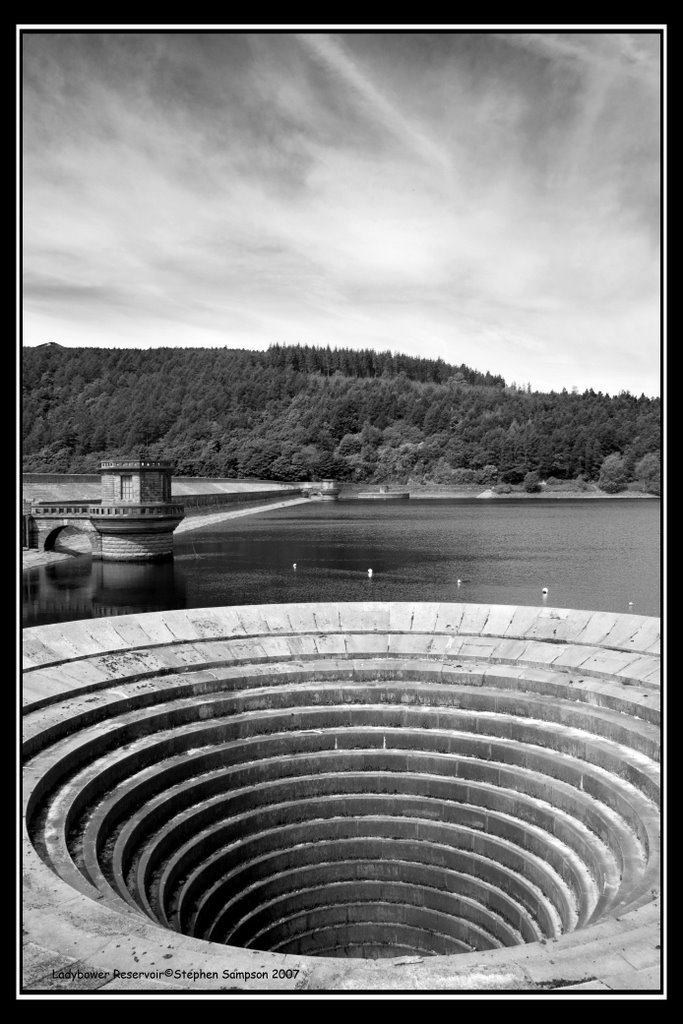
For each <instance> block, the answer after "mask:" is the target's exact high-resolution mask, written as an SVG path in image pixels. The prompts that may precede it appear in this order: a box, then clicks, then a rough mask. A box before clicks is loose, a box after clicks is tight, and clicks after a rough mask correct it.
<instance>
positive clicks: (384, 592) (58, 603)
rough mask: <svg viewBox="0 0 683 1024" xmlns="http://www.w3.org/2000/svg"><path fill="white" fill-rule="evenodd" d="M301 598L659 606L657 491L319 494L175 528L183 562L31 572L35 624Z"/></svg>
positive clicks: (85, 560)
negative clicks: (393, 498) (328, 498)
mask: <svg viewBox="0 0 683 1024" xmlns="http://www.w3.org/2000/svg"><path fill="white" fill-rule="evenodd" d="M294 563H296V569H294V568H293V564H294ZM368 569H372V570H373V572H372V577H369V576H368V572H367V570H368ZM458 580H460V581H461V582H460V584H458ZM544 588H547V590H548V594H547V596H544V595H543V593H542V591H543V589H544ZM299 601H475V602H483V603H495V604H525V605H542V604H544V603H546V604H548V605H549V606H553V607H559V608H589V609H596V610H603V611H615V612H634V613H636V614H640V615H659V614H660V502H659V501H656V500H643V499H629V498H616V499H594V500H591V499H562V500H555V499H543V498H539V499H534V500H528V499H518V500H515V499H505V500H500V501H498V500H490V501H485V500H477V499H453V500H443V499H439V500H414V499H411V500H410V501H409V502H398V503H396V504H394V503H392V502H376V501H341V502H334V503H332V502H330V503H321V502H311V503H310V504H306V505H296V506H293V507H291V508H284V509H279V510H275V511H272V512H265V513H261V514H258V515H255V516H246V517H244V518H239V519H232V520H227V521H226V522H224V523H220V524H218V525H213V526H205V527H202V528H200V529H198V530H193V531H188V532H187V533H181V534H178V535H177V536H176V538H175V558H174V560H173V562H172V563H165V564H160V565H154V564H148V565H134V564H130V563H115V562H112V563H109V562H97V561H93V560H92V559H91V558H90V557H89V556H88V555H80V556H76V557H74V558H71V559H68V560H64V561H60V562H54V563H52V564H51V565H47V566H41V567H39V568H35V569H32V570H30V571H29V572H26V573H24V574H23V624H24V625H25V626H35V625H41V624H44V623H48V622H60V621H66V620H69V619H82V618H89V617H92V616H101V615H124V614H127V613H129V612H145V611H160V610H164V609H168V608H184V607H188V608H189V607H195V608H198V607H206V606H210V605H233V604H270V603H284V602H299ZM629 602H632V603H631V604H629Z"/></svg>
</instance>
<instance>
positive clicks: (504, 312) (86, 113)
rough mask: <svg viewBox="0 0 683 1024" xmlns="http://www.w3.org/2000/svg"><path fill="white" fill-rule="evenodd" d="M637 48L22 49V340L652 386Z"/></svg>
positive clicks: (240, 43)
mask: <svg viewBox="0 0 683 1024" xmlns="http://www.w3.org/2000/svg"><path fill="white" fill-rule="evenodd" d="M657 67H658V57H657V38H656V37H653V36H652V35H637V36H635V35H634V36H631V35H626V34H606V35H604V36H600V37H597V38H595V39H594V38H593V37H589V38H587V37H584V36H581V35H578V34H573V33H565V34H561V35H558V34H556V33H552V34H548V35H546V34H543V35H538V34H526V35H525V36H523V37H521V36H518V35H514V36H513V35H512V34H508V35H506V34H503V37H502V38H497V37H494V36H487V35H471V34H467V33H436V34H434V35H432V36H429V35H427V36H424V35H420V36H411V34H410V33H399V34H395V35H394V34H382V33H367V34H362V35H345V34H340V35H336V36H328V35H321V34H317V33H316V34H311V35H306V34H304V35H301V34H294V33H281V34H275V35H267V34H263V35H260V34H256V35H252V34H239V33H232V34H231V33H224V34H218V33H216V34H214V33H208V34H192V35H191V34H187V35H185V34H183V33H181V34H176V35H166V34H163V33H160V34H157V35H155V34H152V35H143V36H138V35H127V34H125V33H104V34H103V35H101V36H91V35H85V36H78V35H70V34H68V33H54V34H44V35H31V36H29V37H26V38H25V60H24V71H25V86H24V108H25V125H24V139H25V153H24V169H25V182H24V225H25V237H24V244H25V271H26V284H25V333H26V340H27V342H28V343H29V344H35V343H40V342H42V341H46V340H51V341H59V342H61V343H62V344H117V345H127V344H135V345H155V344H167V345H169V344H183V345H192V344H203V345H206V344H227V345H238V346H242V347H255V348H263V347H265V346H267V345H268V344H269V343H273V342H288V341H289V342H308V343H313V344H338V345H351V346H356V347H360V346H367V345H372V346H379V347H382V348H387V347H388V348H393V349H398V350H402V351H407V352H413V353H419V354H428V355H434V356H441V357H443V358H445V359H449V360H452V361H456V362H461V361H462V362H467V363H470V364H471V365H475V366H478V367H480V368H482V369H491V370H492V371H495V372H499V373H502V374H503V375H505V376H507V377H509V378H514V379H525V380H530V381H531V382H532V384H533V385H534V386H537V387H555V388H562V387H563V386H567V387H569V386H572V385H577V386H579V387H584V386H585V387H591V386H593V387H596V388H600V389H601V390H611V389H617V390H619V389H621V388H625V387H627V388H630V389H632V390H641V389H643V388H644V389H645V390H648V391H656V390H657V386H658V365H657V362H658V349H659V335H658V309H659V292H658V286H659V281H658V272H659V268H658V237H657V234H658V226H659V207H658V202H659V199H658V180H659V177H658V171H659V167H658V143H659V136H658V123H657V121H658V112H659V111H658V98H657V89H656V87H655V86H654V85H653V82H654V79H655V77H656V72H657Z"/></svg>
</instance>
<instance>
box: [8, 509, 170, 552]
mask: <svg viewBox="0 0 683 1024" xmlns="http://www.w3.org/2000/svg"><path fill="white" fill-rule="evenodd" d="M27 518H28V527H27V533H28V546H29V547H31V548H37V549H38V550H39V551H52V550H54V546H55V542H56V540H57V538H58V536H59V534H60V533H61V532H62V530H64V529H65V528H66V527H74V528H76V529H77V530H79V531H81V532H82V533H84V534H86V535H87V536H88V538H89V540H90V544H91V547H92V553H93V557H94V558H102V559H123V560H132V561H138V560H140V561H150V560H152V559H155V558H166V557H169V556H170V555H172V553H173V531H174V530H175V528H176V526H177V525H178V524H179V523H180V522H181V520H182V519H183V506H182V505H179V504H177V503H175V502H168V503H166V504H161V503H150V504H126V505H123V504H112V505H108V504H100V503H94V504H93V503H87V502H69V503H63V502H62V503H48V502H45V503H43V502H41V503H37V504H34V505H32V506H31V511H30V513H29V515H28V517H27Z"/></svg>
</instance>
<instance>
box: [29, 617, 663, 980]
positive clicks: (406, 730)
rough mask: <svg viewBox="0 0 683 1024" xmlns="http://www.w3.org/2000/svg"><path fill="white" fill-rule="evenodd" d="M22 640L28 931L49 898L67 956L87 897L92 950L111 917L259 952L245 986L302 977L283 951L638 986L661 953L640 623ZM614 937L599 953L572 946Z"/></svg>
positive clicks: (312, 623)
mask: <svg viewBox="0 0 683 1024" xmlns="http://www.w3.org/2000/svg"><path fill="white" fill-rule="evenodd" d="M24 654H25V659H26V667H25V674H24V754H25V759H26V761H25V769H24V800H25V814H26V836H27V838H26V843H27V846H26V853H25V866H26V872H27V874H26V899H27V904H28V914H27V920H28V921H29V929H28V931H29V943H30V945H31V949H34V947H35V950H40V949H41V948H43V944H42V942H41V928H42V929H43V931H44V929H45V920H46V915H47V918H48V919H49V921H50V928H52V929H53V932H54V935H55V936H59V935H60V934H62V933H63V938H62V939H59V940H57V939H53V942H52V945H51V947H50V948H51V950H52V951H54V950H55V949H56V948H57V947H59V949H60V955H62V956H65V957H67V958H72V957H73V955H74V953H79V954H80V949H79V944H80V942H81V941H82V940H83V935H82V934H81V932H80V931H79V929H78V928H77V927H76V928H75V926H74V924H73V911H74V910H75V909H76V908H79V913H81V911H82V912H83V913H84V915H85V918H86V919H87V922H88V923H87V929H86V932H87V936H88V938H87V942H86V945H87V947H88V952H87V957H88V958H89V959H92V960H93V962H95V961H96V962H101V961H102V960H103V959H105V960H106V956H105V955H104V952H103V948H100V949H99V951H98V948H97V947H98V943H97V942H94V943H93V941H92V938H93V934H94V935H95V936H97V935H98V934H99V932H98V928H99V929H101V934H102V937H103V938H104V936H105V935H107V934H109V933H110V929H111V921H118V925H117V927H118V928H119V929H120V930H121V931H122V932H123V933H124V934H126V933H129V934H131V935H138V936H140V935H144V937H145V938H144V942H145V946H146V948H147V949H148V950H149V951H150V952H149V956H152V959H154V957H155V956H156V957H159V958H160V959H159V963H160V964H161V958H163V957H164V956H165V954H163V953H162V952H161V950H162V949H163V948H164V947H165V946H168V945H169V942H171V940H172V942H171V945H172V948H173V949H174V953H173V954H172V956H174V957H175V956H177V955H178V953H177V950H178V949H182V951H183V955H184V956H185V957H188V956H189V957H190V958H193V957H200V956H201V955H204V956H205V957H206V956H208V957H209V960H213V959H216V960H217V961H220V962H221V963H222V964H234V963H243V962H245V958H246V962H250V963H252V962H253V961H254V958H256V959H257V960H258V963H260V964H262V965H263V964H266V965H270V967H267V968H266V970H270V974H269V977H268V984H265V983H261V982H259V984H256V983H255V984H256V987H259V988H268V987H272V988H278V985H276V984H274V982H275V980H280V981H281V985H280V986H279V987H280V988H287V987H293V984H288V982H289V980H290V979H287V978H286V977H285V978H284V980H283V979H282V978H279V979H276V978H275V977H274V975H273V971H274V970H275V967H274V966H273V965H275V964H285V965H292V964H296V965H298V966H296V967H291V970H296V971H297V972H298V975H297V976H296V977H297V978H298V979H299V981H298V984H299V985H300V986H304V987H312V988H324V987H325V983H326V981H327V982H329V980H330V978H331V977H332V976H334V978H337V979H338V978H339V976H340V971H341V976H343V977H347V976H348V977H349V978H352V979H354V982H353V983H354V984H355V979H360V981H359V984H360V987H362V985H363V983H364V984H366V985H367V987H368V988H371V989H373V988H392V987H396V985H395V984H393V983H392V980H391V977H390V976H387V975H386V970H380V969H379V968H380V965H382V964H386V965H387V969H388V967H389V965H392V964H395V963H397V961H401V958H403V959H405V958H408V960H411V961H421V964H419V965H418V964H416V965H415V966H414V967H411V975H412V974H414V975H415V977H416V978H417V979H418V983H421V982H423V983H424V987H425V988H427V989H429V988H431V987H434V986H435V985H436V982H435V980H434V979H436V978H437V977H440V976H441V972H442V971H443V970H444V969H445V966H444V965H447V967H448V971H449V977H450V978H451V983H452V984H454V985H455V987H456V988H462V987H466V985H467V979H469V980H470V982H471V983H472V984H474V981H473V980H472V979H474V978H475V977H476V978H479V981H478V982H477V983H476V985H475V987H484V988H496V987H503V988H505V985H504V984H503V985H502V984H501V982H500V980H498V981H497V980H495V979H500V978H501V977H503V975H504V976H505V977H506V978H508V981H507V982H506V985H507V987H508V988H510V989H514V988H519V987H521V988H534V987H538V986H541V987H553V988H557V987H560V988H562V987H569V986H572V985H574V984H578V985H586V984H590V983H592V982H596V983H597V982H599V983H600V984H601V985H605V987H610V986H609V983H608V982H607V983H606V982H605V981H604V980H603V979H604V978H607V979H609V978H611V977H614V978H617V977H619V976H620V974H622V973H625V974H628V971H629V968H631V973H632V974H633V973H637V972H638V970H640V969H642V970H643V971H645V972H648V971H650V974H647V975H643V977H645V976H647V985H646V987H647V986H649V987H656V986H655V985H654V984H653V982H654V978H653V975H652V973H651V972H652V967H653V966H654V964H655V962H656V961H657V959H658V956H657V955H655V956H654V958H653V957H652V954H651V953H648V956H649V959H648V958H646V961H647V962H643V959H642V954H641V953H639V954H638V955H639V956H640V960H637V963H636V959H637V958H635V955H634V956H632V959H631V960H629V959H628V949H629V948H630V945H629V944H630V942H631V940H632V939H633V937H634V936H636V937H637V941H638V943H639V944H640V945H639V947H638V948H639V949H640V946H641V945H642V944H643V942H645V944H646V946H647V949H648V951H649V950H650V947H652V950H654V947H655V946H657V945H658V943H657V942H656V941H653V936H654V937H655V939H656V928H657V896H658V885H659V874H660V867H659V810H658V799H659V685H660V682H659V623H658V620H654V619H649V618H645V617H642V616H630V615H629V616H623V615H622V616H620V615H612V614H608V613H598V612H593V613H591V612H583V611H570V610H565V609H548V608H542V609H539V608H526V607H524V608H515V607H507V606H483V605H464V604H460V605H436V604H435V605H425V604H361V605H357V604H338V605H281V606H279V605H264V606H259V607H244V608H242V607H240V608H215V609H214V608H209V609H192V610H188V611H177V612H163V613H154V614H149V615H131V616H121V617H118V618H110V619H101V620H97V619H94V620H86V621H82V622H72V623H65V624H60V625H55V626H47V627H37V628H34V629H29V630H26V631H25V638H24ZM69 894H70V895H69ZM81 901H85V902H81ZM66 906H69V911H70V914H71V916H70V917H69V918H68V921H69V924H68V927H67V926H66V924H65V918H64V908H65V907H66ZM77 916H78V915H77ZM31 921H33V922H34V925H33V927H32V926H31V924H30V922H31ZM98 922H99V924H98ZM624 923H626V925H627V926H626V927H624ZM83 927H85V925H83ZM74 928H75V931H74ZM605 928H607V929H608V931H607V934H608V935H609V936H611V939H610V941H609V942H608V941H607V940H606V939H604V938H603V939H602V940H597V941H598V944H599V945H600V944H601V948H603V949H604V950H605V951H607V950H609V956H608V957H607V959H606V960H605V965H606V966H605V967H604V969H603V968H601V967H600V966H599V965H600V963H601V962H602V961H601V958H600V956H597V958H596V955H595V950H593V949H592V950H591V951H590V952H591V956H592V957H593V959H592V960H591V961H589V960H585V961H582V960H581V959H580V958H579V959H577V953H576V950H577V948H579V949H581V948H582V947H583V945H584V944H585V942H588V940H589V938H590V936H591V935H592V934H593V935H596V936H597V935H604V930H605ZM622 934H623V935H624V936H626V938H625V940H624V944H622V945H619V943H617V947H616V949H617V952H616V953H615V944H614V940H615V937H617V936H620V935H622ZM79 935H80V936H81V938H80V939H79V938H78V936H79ZM629 935H631V938H628V936H629ZM573 936H577V937H582V938H583V937H586V938H585V941H584V943H582V942H579V944H578V947H577V945H576V944H575V943H574V941H573ZM644 936H647V938H644ZM620 941H621V940H620ZM74 943H75V945H74ZM99 945H100V946H102V943H100V944H99ZM105 945H106V943H105ZM169 948H171V946H169ZM550 949H553V950H554V959H553V962H552V966H553V968H556V973H555V976H554V977H552V978H550V979H549V978H548V977H547V972H548V970H549V968H550V964H549V963H548V962H547V961H548V950H550ZM563 950H566V951H567V952H566V954H565V953H563ZM202 951H203V954H202ZM522 951H523V952H522ZM109 953H110V955H111V949H110V950H109ZM33 955H34V956H35V958H36V962H37V964H38V965H40V963H41V962H43V961H41V957H40V955H39V953H34V954H33ZM615 956H616V957H619V958H620V959H617V960H615ZM558 958H559V959H558ZM608 961H609V962H608ZM632 961H634V962H632ZM650 961H652V962H650ZM150 962H151V961H150ZM581 964H584V966H583V967H582V966H581ZM328 965H329V966H328ZM591 965H592V966H591ZM638 965H640V966H638ZM162 966H165V964H162ZM612 968H616V970H612ZM223 969H224V968H223ZM288 969H290V968H288V967H284V968H282V970H288ZM582 970H584V974H581V971H582ZM39 971H40V966H37V967H35V968H32V974H31V976H32V978H35V982H36V985H37V987H40V984H41V982H42V981H43V980H44V979H41V977H39V976H38V975H37V972H39ZM482 971H483V974H482ZM349 972H351V973H349ZM501 972H502V974H501ZM544 972H545V974H544ZM605 972H607V973H605ZM482 977H483V978H484V981H482V980H481V978H482ZM453 979H455V981H454V980H453ZM487 979H488V980H487ZM291 980H292V982H293V981H294V975H293V976H292V979H291ZM114 981H115V979H112V982H111V984H114ZM549 981H551V982H552V984H548V983H547V982H549ZM271 983H272V984H271ZM108 984H110V982H108V981H107V982H105V985H108ZM164 984H170V985H171V986H172V981H171V982H168V983H167V982H164ZM439 984H440V983H439ZM48 987H50V986H49V985H48ZM180 987H182V986H180ZM209 987H210V986H209ZM216 987H219V988H220V985H219V986H216ZM224 987H225V986H224ZM246 987H249V986H246ZM437 987H438V986H437Z"/></svg>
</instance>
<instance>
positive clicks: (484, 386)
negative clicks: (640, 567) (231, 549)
mask: <svg viewBox="0 0 683 1024" xmlns="http://www.w3.org/2000/svg"><path fill="white" fill-rule="evenodd" d="M22 380H23V403H22V404H23V464H24V470H25V471H32V472H53V473H60V472H64V473H66V472H72V473H87V472H96V470H97V463H98V460H99V459H101V458H105V457H109V456H117V455H131V454H138V453H141V452H142V453H144V454H145V455H147V456H149V457H154V456H160V455H163V456H165V457H168V458H170V459H171V460H173V461H174V462H175V464H176V472H177V473H178V474H183V475H197V476H200V475H201V476H222V477H237V476H239V477H245V476H247V477H248V476H253V477H260V478H269V479H274V480H306V479H320V478H321V477H328V476H329V477H335V478H337V479H340V480H351V481H366V482H378V483H379V482H395V483H407V482H409V481H410V482H413V483H416V484H417V483H445V484H448V483H452V484H455V483H477V484H485V485H489V486H490V485H494V484H499V485H501V484H502V485H505V484H517V483H522V482H524V481H526V484H528V485H529V486H528V487H527V489H529V490H531V489H533V486H534V485H535V484H536V481H537V479H538V478H543V479H548V478H556V479H557V480H569V479H574V478H577V477H581V478H583V479H584V480H586V481H599V482H600V484H601V486H603V487H604V489H605V490H608V491H610V490H611V491H612V492H616V491H618V490H623V489H624V488H625V487H626V486H627V485H628V484H629V482H631V481H640V482H641V484H642V487H643V489H646V490H650V491H653V492H655V493H658V487H659V483H658V481H659V446H660V403H659V400H658V399H650V398H646V397H645V396H642V395H641V396H640V397H639V398H638V397H635V396H633V395H630V394H620V395H618V396H616V397H610V396H608V395H603V394H601V393H594V392H593V391H586V392H584V393H583V394H574V393H568V392H566V391H563V392H561V393H559V394H557V393H550V394H542V393H538V392H532V391H531V390H530V389H529V388H526V389H524V388H522V387H518V386H516V385H512V386H507V385H506V383H505V381H504V380H503V379H502V378H501V377H497V376H492V375H491V374H489V373H485V374H484V373H478V372H477V371H475V370H472V369H470V368H469V367H467V366H450V365H448V364H447V363H444V362H443V361H442V360H430V359H417V358H412V357H409V356H400V355H396V356H394V355H392V354H391V353H389V352H384V353H377V352H372V351H369V350H367V351H352V350H330V349H323V348H312V347H303V346H291V347H281V346H274V347H272V348H270V349H269V350H268V351H267V352H249V351H242V350H234V349H196V348H192V349H163V348H157V349H145V350H140V349H133V350H122V349H114V350H112V349H96V348H92V349H90V348H80V349H75V348H69V349H67V348H62V347H60V346H58V345H43V346H39V347H38V348H29V349H24V351H23V367H22ZM536 474H538V477H537V476H536Z"/></svg>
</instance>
